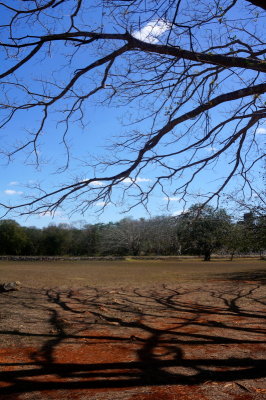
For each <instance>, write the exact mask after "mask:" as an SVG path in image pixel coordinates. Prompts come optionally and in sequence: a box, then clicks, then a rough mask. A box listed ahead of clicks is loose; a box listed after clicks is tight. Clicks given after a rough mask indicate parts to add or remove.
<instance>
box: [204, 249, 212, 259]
mask: <svg viewBox="0 0 266 400" xmlns="http://www.w3.org/2000/svg"><path fill="white" fill-rule="evenodd" d="M210 260H211V251H210V250H209V249H207V250H205V252H204V261H210Z"/></svg>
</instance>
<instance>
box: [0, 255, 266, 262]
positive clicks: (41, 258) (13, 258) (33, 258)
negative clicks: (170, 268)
mask: <svg viewBox="0 0 266 400" xmlns="http://www.w3.org/2000/svg"><path fill="white" fill-rule="evenodd" d="M259 256H260V255H259V254H241V255H239V254H237V255H235V256H234V258H258V257H259ZM195 258H198V259H201V258H202V256H186V255H184V256H182V255H181V256H124V257H121V256H105V257H67V256H66V257H59V256H54V257H53V256H0V261H119V260H122V261H123V260H124V261H127V260H186V259H195ZM228 258H230V254H222V255H220V254H213V255H212V256H211V260H213V259H228ZM261 258H263V256H261Z"/></svg>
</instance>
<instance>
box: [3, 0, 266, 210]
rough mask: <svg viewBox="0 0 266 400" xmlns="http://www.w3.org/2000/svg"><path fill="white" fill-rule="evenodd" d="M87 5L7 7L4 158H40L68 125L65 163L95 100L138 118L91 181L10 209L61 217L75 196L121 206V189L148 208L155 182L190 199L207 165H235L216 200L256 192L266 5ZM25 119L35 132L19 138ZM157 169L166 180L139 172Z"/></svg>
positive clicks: (93, 167)
mask: <svg viewBox="0 0 266 400" xmlns="http://www.w3.org/2000/svg"><path fill="white" fill-rule="evenodd" d="M89 3H90V2H88V1H85V0H68V1H66V0H24V1H19V0H14V1H12V2H10V1H9V0H2V1H1V2H0V12H1V15H2V19H1V30H0V33H1V42H0V48H1V53H2V62H1V74H0V78H1V103H0V104H1V111H2V117H1V129H2V131H3V135H7V138H8V144H7V142H6V140H3V143H4V144H3V146H2V154H4V155H5V156H6V157H8V159H9V160H12V159H13V157H14V156H16V155H17V154H19V153H21V152H23V153H24V152H25V154H26V155H27V156H28V155H29V154H31V155H32V156H34V157H35V163H36V164H37V165H39V163H40V160H39V145H40V143H41V142H43V141H44V140H45V132H47V130H49V129H58V132H60V133H61V134H62V143H63V144H64V145H65V147H66V153H67V156H66V160H65V164H64V166H63V167H64V169H67V168H68V167H69V160H71V152H70V149H69V145H68V140H69V138H70V137H71V132H72V127H73V124H75V123H81V124H83V123H84V124H85V123H86V121H87V113H88V108H89V104H90V101H91V99H93V101H95V102H100V103H101V104H102V105H106V106H114V107H117V106H124V107H125V111H124V112H125V113H127V114H129V112H128V111H127V110H128V109H132V108H133V109H134V110H135V112H134V115H135V116H136V119H135V120H134V121H132V120H130V118H129V121H128V122H131V124H132V125H130V127H128V126H127V127H126V128H125V134H124V135H123V136H121V137H120V139H118V140H117V141H116V142H115V143H114V144H113V147H112V155H113V157H112V159H110V158H109V157H107V156H105V157H104V158H103V159H99V160H98V161H96V162H93V161H91V162H87V163H86V168H87V170H86V176H85V178H86V179H84V175H83V177H78V178H75V179H73V181H71V182H68V183H64V184H62V185H61V186H60V187H56V188H49V190H47V188H45V187H41V186H40V187H39V186H38V187H37V186H36V187H35V189H34V190H33V191H32V192H31V193H32V197H29V198H28V199H27V200H25V202H24V203H23V204H22V203H21V204H14V205H11V206H10V205H5V204H2V208H3V209H4V213H5V212H9V211H10V210H13V211H18V212H20V213H21V214H27V213H40V212H44V211H49V212H54V211H55V210H56V209H57V208H58V207H61V206H62V205H63V203H68V201H72V202H73V203H72V204H74V207H73V208H74V209H75V210H78V211H81V212H84V211H86V210H87V209H88V208H89V207H90V206H92V205H94V204H95V203H98V204H101V205H102V207H105V205H106V204H107V203H110V202H112V201H114V197H113V196H114V192H115V191H116V189H117V188H120V187H121V190H122V198H121V199H120V201H121V202H123V201H125V199H127V200H129V199H130V202H129V206H128V208H129V209H130V207H133V206H135V205H138V204H142V205H144V206H145V207H147V205H148V201H149V198H150V196H151V195H152V194H153V193H154V192H155V191H156V190H157V188H160V189H161V190H162V192H163V193H164V195H165V196H167V197H169V196H170V195H175V196H180V197H181V198H182V199H184V200H186V199H187V197H188V196H189V195H190V193H191V190H192V188H193V185H194V181H197V180H200V178H201V174H202V172H203V171H208V170H212V169H215V167H216V168H218V170H219V169H221V163H222V162H225V161H226V162H227V163H228V165H229V166H230V169H229V170H228V172H226V174H225V176H224V177H223V179H220V180H219V181H218V182H217V186H216V189H215V190H212V191H210V190H209V188H208V187H207V188H206V190H205V192H204V195H205V196H206V198H205V199H206V202H208V201H210V200H211V199H214V198H215V199H219V197H220V196H221V194H222V193H223V192H224V190H225V189H226V187H227V185H228V183H229V181H231V180H232V179H233V177H235V176H238V177H240V178H242V189H243V190H244V191H245V188H249V189H250V191H251V192H252V191H253V190H255V191H256V188H254V187H253V186H252V175H250V174H252V170H254V168H256V166H257V165H259V164H260V163H261V160H262V159H263V157H264V153H263V149H261V146H260V144H259V143H258V141H257V138H258V137H257V135H256V132H258V129H263V128H262V127H261V126H260V125H261V124H262V121H263V119H264V118H265V116H266V107H265V97H264V94H265V91H266V84H265V81H264V79H263V78H264V73H265V72H266V61H265V54H266V49H265V42H264V40H263V35H264V33H265V32H266V29H265V26H264V25H263V24H264V21H265V16H266V14H265V10H266V7H265V5H263V4H264V3H263V2H262V1H246V0H215V1H213V2H210V1H208V0H191V1H188V0H148V1H141V0H123V1H121V0H99V3H98V4H96V3H95V2H91V5H90V4H89ZM263 26H264V29H263ZM36 65H37V66H38V68H36ZM43 66H45V68H44V67H43ZM48 68H49V69H48ZM53 68H54V69H53ZM33 69H34V70H33ZM52 69H53V70H52ZM136 110H137V111H136ZM55 120H56V121H55ZM18 121H19V125H20V126H21V125H22V123H23V124H24V128H25V130H23V131H22V130H21V134H20V135H19V137H21V139H20V140H18V139H17V137H16V140H15V141H14V142H12V134H11V132H12V129H14V127H15V126H16V127H17V126H18ZM133 122H134V123H135V125H134V124H133ZM33 125H34V129H33V128H32V126H33ZM52 126H53V128H52ZM130 128H132V131H131V132H128V130H129V129H130ZM25 132H26V133H25ZM108 154H110V149H109V153H108ZM149 168H152V170H154V171H156V177H155V178H153V179H152V180H151V181H150V182H149V183H148V184H147V185H145V188H144V185H141V184H140V177H141V176H142V174H144V171H146V170H149ZM220 177H221V176H220ZM125 182H127V184H126V185H125ZM169 182H170V183H171V189H170V190H171V192H169V191H168V189H167V188H168V185H169ZM202 194H203V193H202Z"/></svg>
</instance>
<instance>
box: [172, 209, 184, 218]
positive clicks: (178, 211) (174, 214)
mask: <svg viewBox="0 0 266 400" xmlns="http://www.w3.org/2000/svg"><path fill="white" fill-rule="evenodd" d="M186 212H187V210H176V211H174V212H173V214H172V216H173V217H176V216H178V215H182V214H185V213H186Z"/></svg>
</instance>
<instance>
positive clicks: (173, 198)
mask: <svg viewBox="0 0 266 400" xmlns="http://www.w3.org/2000/svg"><path fill="white" fill-rule="evenodd" d="M163 199H164V200H165V201H179V200H180V197H166V196H165V197H164V198H163Z"/></svg>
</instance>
